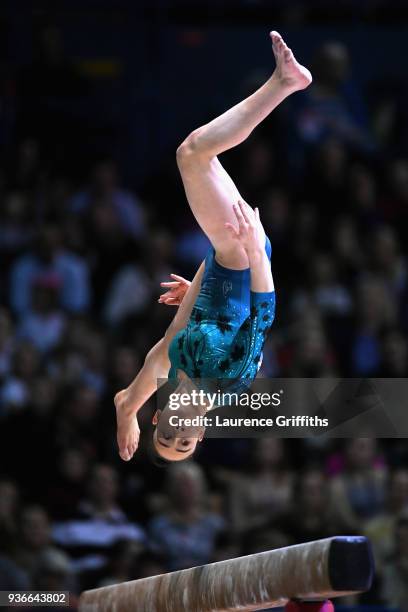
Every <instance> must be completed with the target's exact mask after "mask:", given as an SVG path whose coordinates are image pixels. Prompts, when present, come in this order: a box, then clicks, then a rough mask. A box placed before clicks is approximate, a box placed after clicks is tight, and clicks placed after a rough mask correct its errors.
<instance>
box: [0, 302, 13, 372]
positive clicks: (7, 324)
mask: <svg viewBox="0 0 408 612" xmlns="http://www.w3.org/2000/svg"><path fill="white" fill-rule="evenodd" d="M13 332H14V329H13V324H12V321H11V317H10V313H9V312H8V310H6V309H3V308H2V309H0V380H2V379H3V378H4V377H5V376H6V375H8V374H9V372H10V369H11V362H12V355H13V349H14V343H15V336H14V333H13Z"/></svg>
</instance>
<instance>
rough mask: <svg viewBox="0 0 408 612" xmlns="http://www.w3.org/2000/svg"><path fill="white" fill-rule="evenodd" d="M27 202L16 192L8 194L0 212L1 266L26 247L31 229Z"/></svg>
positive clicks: (30, 235)
mask: <svg viewBox="0 0 408 612" xmlns="http://www.w3.org/2000/svg"><path fill="white" fill-rule="evenodd" d="M28 210H29V202H28V200H27V199H26V198H25V197H24V196H23V195H22V194H21V193H19V192H18V191H16V192H12V193H9V194H8V196H7V197H6V199H5V202H4V204H3V206H2V211H1V217H0V219H1V223H0V252H1V254H2V260H3V264H4V263H8V260H11V258H12V257H14V256H15V255H17V254H18V253H19V252H20V251H21V250H22V249H24V248H25V247H26V246H28V244H29V242H30V240H31V238H32V235H33V227H32V224H31V223H30V221H29V218H28V214H27V213H28Z"/></svg>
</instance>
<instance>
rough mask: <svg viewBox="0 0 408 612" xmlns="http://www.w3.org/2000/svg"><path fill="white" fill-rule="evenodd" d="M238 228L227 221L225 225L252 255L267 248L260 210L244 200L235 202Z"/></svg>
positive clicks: (234, 207)
mask: <svg viewBox="0 0 408 612" xmlns="http://www.w3.org/2000/svg"><path fill="white" fill-rule="evenodd" d="M232 207H233V209H234V213H235V217H236V219H237V222H238V229H237V228H236V226H234V225H233V224H232V223H226V224H225V227H226V228H227V230H228V231H229V232H230V234H231V236H232V237H233V238H234V239H235V240H237V241H238V242H240V244H241V245H242V246H243V248H244V249H245V251H246V252H247V253H248V255H250V254H251V253H255V252H258V251H261V252H263V251H264V249H265V230H264V228H263V226H262V223H261V220H260V218H259V210H258V209H257V208H255V210H254V209H253V208H251V207H250V206H249V204H247V203H246V202H244V201H243V200H239V202H238V204H233V206H232Z"/></svg>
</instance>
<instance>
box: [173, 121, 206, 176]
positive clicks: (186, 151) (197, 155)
mask: <svg viewBox="0 0 408 612" xmlns="http://www.w3.org/2000/svg"><path fill="white" fill-rule="evenodd" d="M206 158H208V156H206V150H205V147H204V146H203V141H202V138H201V128H197V129H196V130H194V131H193V132H191V134H189V135H188V136H187V138H186V139H185V140H183V142H182V143H181V144H180V145H179V147H178V148H177V151H176V159H177V165H178V167H179V169H180V170H185V169H188V168H189V166H191V164H196V163H197V162H199V161H200V160H202V161H204V160H205V159H206Z"/></svg>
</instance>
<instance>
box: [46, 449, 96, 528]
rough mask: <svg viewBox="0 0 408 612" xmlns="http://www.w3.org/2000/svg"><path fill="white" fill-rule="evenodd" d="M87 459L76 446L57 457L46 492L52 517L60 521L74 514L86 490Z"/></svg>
mask: <svg viewBox="0 0 408 612" xmlns="http://www.w3.org/2000/svg"><path fill="white" fill-rule="evenodd" d="M88 469H89V460H88V457H87V456H86V455H85V453H84V452H83V451H81V450H79V449H77V448H66V449H64V450H63V451H62V453H61V455H60V457H59V458H58V466H57V472H56V475H55V477H54V479H53V481H52V482H51V483H50V486H49V490H48V492H47V494H46V500H47V506H48V507H49V508H50V512H51V516H52V518H53V519H54V520H55V521H57V522H61V521H64V520H66V519H69V518H71V517H72V516H74V515H75V512H76V509H77V508H78V505H79V503H80V501H81V500H82V499H83V497H84V495H85V490H86V479H87V476H88Z"/></svg>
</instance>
